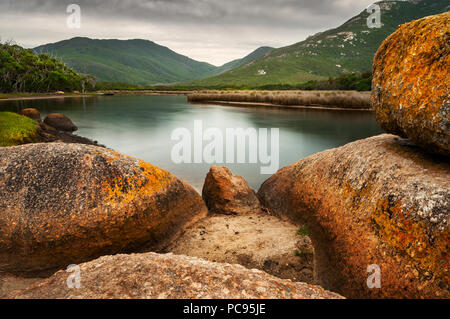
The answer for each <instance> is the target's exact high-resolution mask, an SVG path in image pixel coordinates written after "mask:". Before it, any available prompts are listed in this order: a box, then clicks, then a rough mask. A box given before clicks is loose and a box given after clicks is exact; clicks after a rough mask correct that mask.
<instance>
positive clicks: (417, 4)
mask: <svg viewBox="0 0 450 319" xmlns="http://www.w3.org/2000/svg"><path fill="white" fill-rule="evenodd" d="M378 4H379V5H380V7H381V23H382V27H381V28H368V26H367V18H368V17H369V13H368V12H367V11H366V10H364V11H363V12H361V13H360V14H359V15H357V16H355V17H353V18H352V19H350V20H348V21H347V22H345V23H344V24H343V25H341V26H340V27H338V28H335V29H331V30H328V31H325V32H322V33H319V34H316V35H313V36H311V37H309V38H308V39H306V40H305V41H302V42H299V43H296V44H294V45H291V46H288V47H283V48H279V49H275V50H272V51H270V52H269V53H268V54H266V55H264V56H263V57H261V58H259V59H256V60H254V61H251V62H249V63H246V64H244V65H242V66H241V67H238V68H236V69H233V70H231V71H228V72H225V73H223V74H221V75H218V76H214V77H211V78H207V79H203V80H200V81H195V82H193V83H190V84H191V85H195V86H235V85H250V86H259V85H268V84H298V83H302V82H306V81H309V80H321V79H325V78H328V77H336V76H339V75H342V74H346V73H352V72H361V73H362V72H365V71H369V70H371V69H372V61H373V56H374V54H375V52H376V51H377V49H378V47H379V46H380V45H381V43H382V42H383V40H384V39H386V38H387V37H388V36H389V35H390V34H391V33H393V32H394V31H395V30H396V28H397V27H398V25H400V24H403V23H406V22H409V21H412V20H415V19H419V18H422V17H425V16H428V15H433V14H438V13H442V12H445V11H448V10H449V9H450V0H410V1H381V2H378Z"/></svg>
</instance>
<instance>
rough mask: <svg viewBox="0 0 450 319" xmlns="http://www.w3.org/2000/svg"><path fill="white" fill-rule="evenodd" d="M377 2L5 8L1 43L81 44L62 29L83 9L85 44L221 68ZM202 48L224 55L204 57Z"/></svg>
mask: <svg viewBox="0 0 450 319" xmlns="http://www.w3.org/2000/svg"><path fill="white" fill-rule="evenodd" d="M372 1H373V0H245V1H244V0H240V1H238V0H62V1H61V0H0V36H1V37H2V38H3V39H6V38H11V37H13V38H14V39H15V40H17V41H18V42H19V43H25V44H28V45H37V44H42V43H45V42H47V41H49V40H50V41H52V42H54V41H58V40H62V39H64V38H69V37H72V36H75V35H77V34H74V32H73V31H68V30H65V29H64V27H61V24H63V23H64V21H65V17H66V16H67V13H66V7H67V5H69V4H71V3H76V4H78V5H80V7H81V10H82V24H83V27H82V30H80V32H79V35H80V36H90V37H103V38H116V37H117V38H136V37H145V38H147V39H151V40H153V41H155V42H162V43H161V44H163V45H166V44H170V45H172V47H171V48H172V49H175V50H178V51H180V50H181V51H183V52H182V53H184V54H187V55H189V53H190V48H191V47H192V52H193V53H195V55H196V56H194V58H197V59H202V60H209V61H212V62H214V63H216V64H217V63H219V64H220V63H222V62H226V61H224V60H227V59H228V60H232V59H234V58H237V57H239V56H240V55H241V54H244V53H249V52H250V51H251V50H253V49H255V48H256V46H258V45H271V46H282V45H289V44H292V43H295V42H298V41H301V40H303V39H304V38H305V37H307V36H308V35H310V34H311V33H316V32H318V31H323V30H325V29H328V28H332V27H335V26H338V25H339V24H341V23H343V22H344V21H346V20H347V19H349V18H351V17H352V16H354V15H356V14H358V13H359V12H360V11H362V10H363V9H364V8H365V7H366V6H367V5H369V4H370V3H371V2H372ZM18 17H21V18H25V19H27V21H26V23H25V25H21V26H20V27H18V26H17V18H18ZM42 21H46V22H45V25H42ZM38 24H40V25H38ZM165 43H166V44H165ZM199 43H204V45H205V47H215V48H220V47H222V48H223V52H218V51H211V50H206V49H205V50H204V54H201V49H200V48H199ZM173 46H174V47H173ZM233 48H234V49H233ZM216 50H219V49H216ZM233 50H234V51H233ZM225 52H226V53H225ZM211 56H212V57H211ZM227 56H228V58H227Z"/></svg>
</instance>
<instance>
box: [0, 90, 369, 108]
mask: <svg viewBox="0 0 450 319" xmlns="http://www.w3.org/2000/svg"><path fill="white" fill-rule="evenodd" d="M218 92H220V95H219V96H218V95H216V94H217V93H218ZM252 92H258V91H252ZM277 92H278V93H280V91H277ZM305 92H308V91H305ZM335 92H340V91H335ZM342 92H345V91H342ZM208 93H209V92H208ZM208 93H206V94H205V93H199V92H198V91H150V90H142V91H132V90H124V91H121V90H108V91H107V90H104V91H98V92H95V93H87V94H45V93H42V94H39V93H36V95H33V94H35V93H31V94H30V93H28V94H27V93H24V94H23V95H22V96H21V95H20V94H14V93H13V94H3V95H1V94H0V102H5V101H29V100H46V99H66V98H93V97H102V96H145V95H147V96H162V95H178V96H187V102H188V103H190V104H214V105H223V106H236V107H265V108H279V109H316V110H333V111H373V109H372V108H371V107H368V106H361V107H355V106H344V105H339V103H336V104H333V105H329V104H328V105H327V104H320V103H314V104H311V105H304V104H303V103H300V102H301V100H299V103H298V104H297V103H293V104H281V103H276V102H275V101H274V102H257V101H248V100H246V99H247V98H245V95H243V96H242V98H243V99H242V100H240V99H241V97H239V98H238V100H235V101H227V98H228V97H229V96H230V92H227V91H214V93H216V94H214V95H212V96H211V95H209V94H208ZM286 93H287V94H288V93H291V94H292V93H294V92H292V91H286ZM297 93H298V92H297ZM294 94H295V93H294ZM231 95H232V93H231ZM235 96H236V95H235ZM218 97H220V98H218ZM221 98H224V99H223V100H222V99H221ZM317 102H319V100H318V101H317Z"/></svg>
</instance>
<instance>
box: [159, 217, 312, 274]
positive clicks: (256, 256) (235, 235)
mask: <svg viewBox="0 0 450 319" xmlns="http://www.w3.org/2000/svg"><path fill="white" fill-rule="evenodd" d="M298 230H299V227H298V226H296V225H294V224H292V223H290V222H288V221H284V220H281V219H279V218H278V217H275V216H270V215H267V214H264V213H253V214H249V215H234V216H229V215H210V216H208V217H207V218H205V219H203V220H201V221H199V222H197V223H196V224H194V225H193V226H191V227H190V228H188V229H187V230H186V231H185V232H184V234H183V235H182V236H181V237H180V238H179V239H178V240H176V241H175V242H173V243H172V244H171V245H170V246H169V247H167V248H166V249H165V251H164V252H173V253H174V254H178V255H188V256H193V257H199V258H202V259H206V260H209V261H213V262H220V263H230V264H241V265H243V266H245V267H247V268H251V269H253V268H255V269H260V270H263V271H265V272H267V273H270V274H272V275H274V276H276V277H279V278H282V279H291V280H293V281H301V282H306V283H313V247H312V244H311V240H310V239H309V237H307V236H304V235H299V234H298Z"/></svg>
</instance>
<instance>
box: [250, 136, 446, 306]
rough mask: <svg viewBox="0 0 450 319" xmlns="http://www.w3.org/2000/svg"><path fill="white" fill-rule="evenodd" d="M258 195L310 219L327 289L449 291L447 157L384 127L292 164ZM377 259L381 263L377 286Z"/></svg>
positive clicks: (359, 293)
mask: <svg viewBox="0 0 450 319" xmlns="http://www.w3.org/2000/svg"><path fill="white" fill-rule="evenodd" d="M258 196H259V197H260V199H261V201H262V203H263V205H265V206H266V207H267V208H268V209H270V210H271V211H272V212H273V213H277V214H280V215H283V216H288V217H289V218H291V219H293V220H294V221H298V222H302V223H306V224H307V226H308V228H309V233H310V236H311V239H312V241H313V245H314V258H315V275H316V278H317V279H318V280H319V281H318V284H320V285H321V286H322V287H324V288H325V289H329V290H331V291H336V292H338V293H340V294H342V295H344V296H345V297H357V298H364V297H373V298H379V297H381V298H422V297H423V298H448V297H450V294H449V290H448V289H449V272H448V271H449V251H450V249H449V245H450V228H449V224H450V164H449V163H448V161H445V160H444V158H443V157H441V158H433V157H432V156H431V155H428V154H427V153H424V152H423V151H422V150H421V149H420V148H418V147H417V146H415V145H414V144H411V143H410V142H407V141H406V142H405V140H402V139H400V138H398V137H395V136H394V135H380V136H376V137H372V138H369V139H365V140H361V141H357V142H354V143H351V144H348V145H345V146H343V147H340V148H337V149H332V150H328V151H325V152H322V153H318V154H315V155H312V156H310V157H307V158H305V159H303V160H301V161H299V162H297V163H295V164H292V165H291V166H288V167H285V168H283V169H281V170H280V171H278V172H277V173H276V174H275V175H273V176H272V177H271V178H269V179H268V180H267V181H266V182H265V183H264V184H263V185H262V186H261V188H260V190H259V192H258ZM372 265H377V266H378V267H379V269H380V270H381V273H380V275H381V276H380V277H378V279H380V281H379V283H380V284H381V286H380V288H379V289H378V288H376V287H377V286H378V280H377V272H378V267H377V266H372ZM368 271H369V272H368ZM368 280H369V283H370V285H367V281H368ZM374 287H375V288H374Z"/></svg>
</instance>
